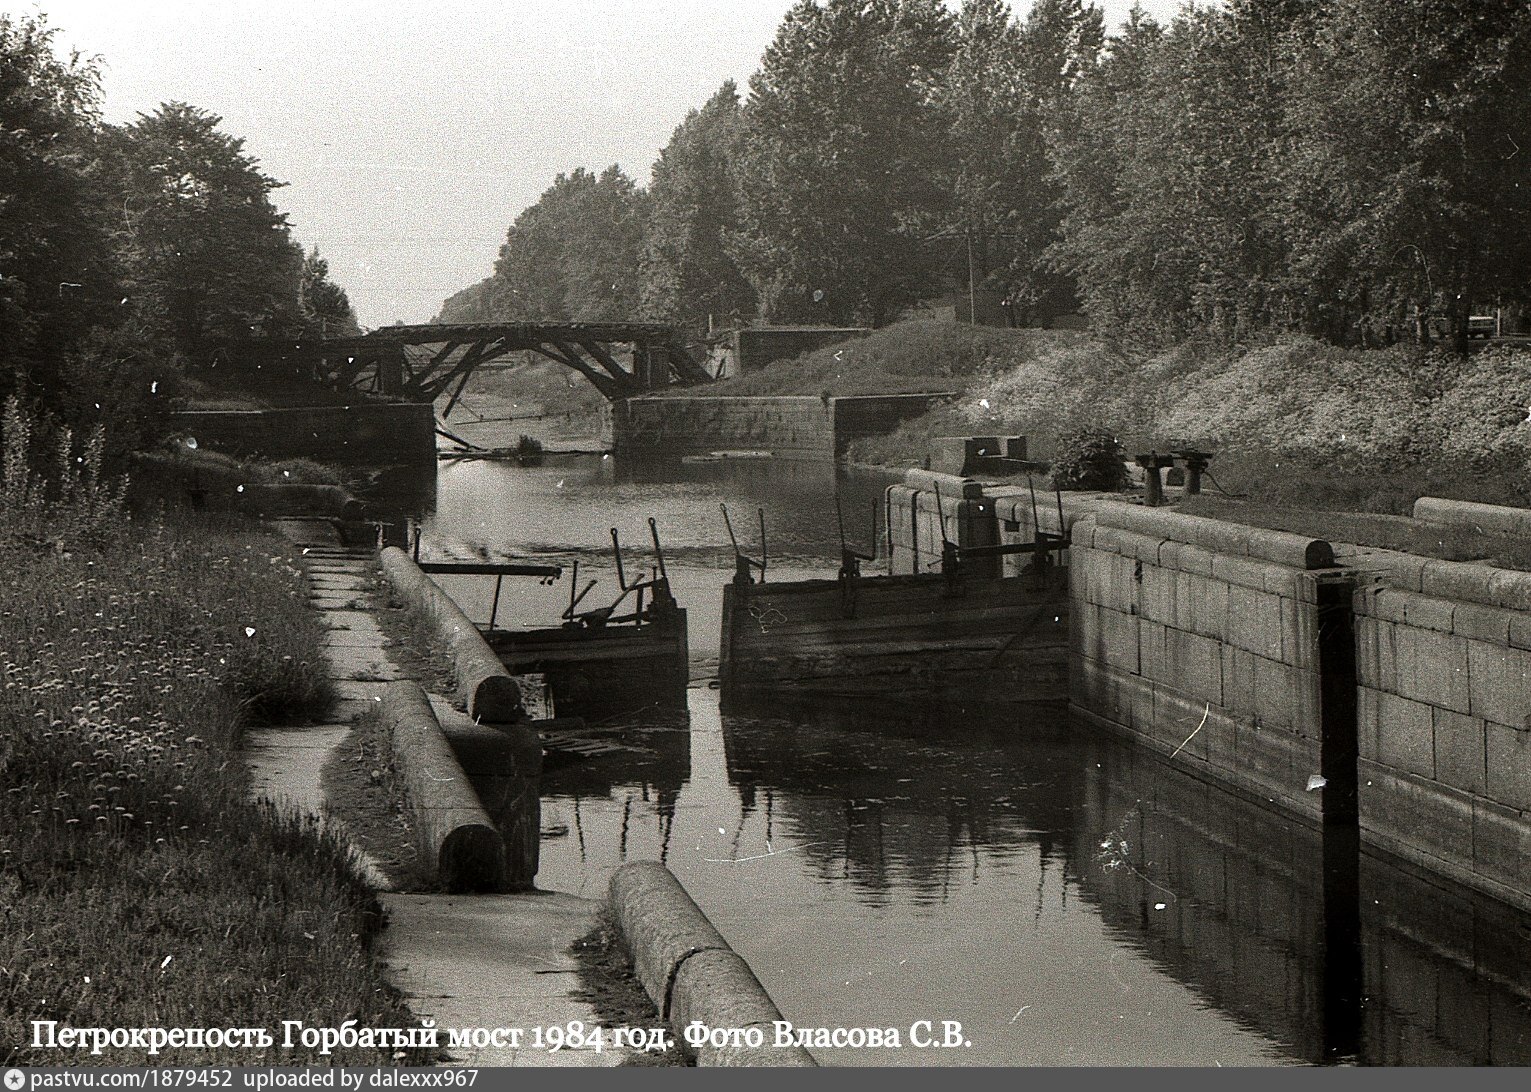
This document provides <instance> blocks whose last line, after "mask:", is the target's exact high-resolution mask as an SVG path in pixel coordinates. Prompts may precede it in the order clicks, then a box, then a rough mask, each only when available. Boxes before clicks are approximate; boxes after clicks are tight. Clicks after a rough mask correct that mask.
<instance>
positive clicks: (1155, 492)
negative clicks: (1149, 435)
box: [1137, 451, 1175, 508]
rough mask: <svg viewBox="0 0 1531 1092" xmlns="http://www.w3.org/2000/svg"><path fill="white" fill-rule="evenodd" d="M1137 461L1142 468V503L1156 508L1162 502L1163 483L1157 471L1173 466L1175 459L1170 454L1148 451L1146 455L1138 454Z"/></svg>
mask: <svg viewBox="0 0 1531 1092" xmlns="http://www.w3.org/2000/svg"><path fill="white" fill-rule="evenodd" d="M1137 463H1138V465H1139V466H1141V467H1142V468H1143V486H1144V496H1143V503H1144V504H1146V505H1147V506H1148V507H1150V508H1157V507H1159V505H1161V504H1163V503H1164V483H1163V482H1162V481H1161V480H1160V478H1159V471H1161V470H1163V469H1164V468H1165V467H1167V466H1174V465H1175V459H1174V457H1173V456H1171V455H1160V454H1159V453H1158V452H1157V451H1150V452H1148V453H1147V454H1146V455H1139V456H1138V458H1137Z"/></svg>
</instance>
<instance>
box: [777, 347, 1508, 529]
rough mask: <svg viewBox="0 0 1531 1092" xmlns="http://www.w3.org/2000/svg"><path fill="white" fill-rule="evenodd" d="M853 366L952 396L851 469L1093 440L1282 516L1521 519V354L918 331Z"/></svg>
mask: <svg viewBox="0 0 1531 1092" xmlns="http://www.w3.org/2000/svg"><path fill="white" fill-rule="evenodd" d="M975 345H981V346H982V347H983V352H982V354H981V355H980V354H977V353H975V352H974V351H973V349H974V346H975ZM884 347H886V348H884ZM863 352H865V353H866V354H867V357H868V358H869V359H894V360H898V361H899V364H898V367H899V369H900V372H899V374H898V375H896V376H894V377H892V378H890V380H889V382H888V383H887V384H886V385H885V386H884V387H883V388H882V389H884V390H896V389H906V388H904V387H902V386H901V385H900V384H902V383H903V382H904V376H906V375H908V374H910V373H912V372H913V371H915V370H917V369H915V367H914V365H912V364H910V363H907V362H906V359H905V358H906V357H907V355H909V354H923V355H925V356H926V358H927V359H928V360H929V361H930V362H931V364H930V366H929V367H928V368H927V369H926V374H927V375H930V376H932V377H935V376H940V377H942V378H950V379H951V380H953V381H956V382H959V383H960V384H961V385H962V394H961V396H960V397H958V398H956V399H954V400H952V402H950V403H949V404H947V405H945V406H942V407H939V408H937V409H936V410H934V411H932V412H931V413H929V414H926V415H925V416H924V417H922V418H919V419H917V420H915V421H912V422H910V423H908V424H906V425H905V426H904V427H903V428H901V429H900V430H899V431H897V432H895V433H894V434H892V435H891V436H888V437H881V438H877V439H873V440H869V441H866V442H863V443H862V444H860V445H858V447H857V448H856V449H854V451H853V457H855V458H857V459H859V460H861V461H865V462H871V463H879V464H884V465H891V466H912V465H913V466H917V465H920V463H921V462H922V461H923V459H924V457H925V454H926V452H927V451H928V449H929V440H930V438H931V437H932V436H939V435H1011V434H1021V435H1026V436H1028V437H1029V438H1030V440H1031V448H1032V451H1033V453H1034V454H1036V455H1038V456H1039V457H1043V458H1046V457H1048V456H1049V455H1050V454H1051V452H1052V450H1053V448H1054V446H1055V444H1056V442H1057V440H1058V438H1059V437H1061V436H1065V435H1067V434H1069V433H1070V432H1073V431H1076V430H1079V429H1083V428H1091V427H1095V428H1100V427H1103V428H1107V429H1110V430H1112V431H1114V432H1116V433H1117V434H1118V435H1119V436H1120V437H1122V439H1123V441H1124V443H1125V444H1126V445H1127V447H1128V448H1129V450H1142V449H1146V448H1148V447H1157V448H1159V449H1160V450H1164V449H1166V448H1168V447H1171V446H1174V445H1177V444H1179V443H1184V442H1195V443H1197V444H1204V445H1207V446H1208V447H1210V448H1211V450H1213V451H1215V452H1216V453H1217V457H1216V458H1215V459H1214V461H1213V464H1212V465H1213V474H1214V476H1215V478H1216V480H1217V482H1218V483H1219V484H1221V485H1222V486H1223V487H1225V488H1226V489H1228V490H1229V491H1230V492H1235V493H1238V492H1246V493H1253V494H1255V495H1257V496H1259V497H1261V498H1262V499H1264V500H1267V501H1269V502H1271V503H1276V504H1291V505H1300V506H1309V507H1312V506H1321V507H1322V506H1327V507H1334V508H1355V509H1360V510H1371V511H1379V512H1406V511H1407V508H1408V505H1409V504H1411V503H1412V501H1413V499H1414V498H1415V497H1417V496H1420V495H1422V494H1427V493H1428V494H1435V495H1442V496H1452V497H1459V498H1462V499H1467V500H1482V501H1486V502H1490V503H1502V504H1516V505H1525V504H1531V420H1528V415H1531V352H1528V351H1527V350H1525V349H1511V348H1505V347H1495V348H1489V349H1486V350H1484V351H1482V352H1479V353H1476V354H1474V355H1472V356H1470V357H1468V358H1467V359H1465V360H1462V359H1457V358H1453V357H1450V356H1447V355H1443V354H1429V353H1424V352H1421V351H1419V350H1417V349H1412V348H1405V347H1399V348H1395V349H1388V350H1378V351H1360V350H1349V349H1340V348H1336V347H1334V346H1330V345H1324V344H1321V343H1319V342H1315V341H1311V340H1308V339H1303V338H1292V339H1288V340H1285V341H1281V342H1276V343H1273V344H1269V345H1263V346H1256V347H1250V348H1228V347H1221V346H1214V345H1208V344H1197V343H1187V344H1184V345H1181V346H1177V347H1175V348H1173V349H1170V350H1167V351H1164V352H1159V353H1155V354H1147V353H1133V352H1129V351H1127V350H1125V349H1123V348H1122V347H1121V346H1117V345H1112V344H1109V343H1107V342H1104V341H1101V340H1098V339H1093V338H1089V337H1081V336H1078V335H1063V334H1052V333H1043V332H1035V331H998V330H996V331H977V332H975V331H970V330H967V329H965V328H963V327H953V326H937V325H936V324H930V323H913V324H904V325H899V326H892V327H888V328H886V329H884V330H880V331H877V333H876V334H874V335H873V336H872V337H871V338H868V339H867V346H866V349H864V350H863ZM874 354H875V355H874ZM847 355H848V354H847ZM954 361H958V362H961V361H971V362H972V366H971V367H969V368H968V370H966V371H965V372H964V371H961V370H960V369H958V368H955V367H953V366H952V363H953V362H954ZM822 366H823V362H822V359H820V361H819V362H818V363H817V364H808V363H806V362H803V361H800V362H795V363H794V364H792V365H780V366H777V368H772V369H767V370H766V371H765V372H762V373H761V377H760V378H759V379H758V380H757V382H758V383H759V384H761V385H766V384H768V383H769V384H770V385H774V386H775V387H777V388H779V389H782V390H789V389H791V386H792V383H793V382H794V381H796V380H799V379H801V380H804V381H805V382H804V383H803V384H802V385H799V386H798V387H797V389H795V390H792V391H791V392H792V393H816V392H815V391H813V390H812V389H811V387H810V386H809V385H808V384H807V382H806V381H807V380H808V379H809V378H810V376H811V375H812V374H813V372H814V369H816V368H822ZM778 369H780V370H778ZM768 376H770V377H772V378H770V379H769V380H768V379H767V377H768ZM856 382H857V383H858V384H861V383H862V382H863V380H862V378H861V377H860V375H859V373H858V374H857V378H856Z"/></svg>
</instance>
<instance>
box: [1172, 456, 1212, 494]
mask: <svg viewBox="0 0 1531 1092" xmlns="http://www.w3.org/2000/svg"><path fill="white" fill-rule="evenodd" d="M1174 454H1175V455H1176V456H1178V457H1179V459H1180V461H1181V462H1183V463H1185V495H1186V496H1188V497H1194V496H1196V495H1197V494H1198V493H1200V492H1201V476H1202V474H1203V472H1205V471H1206V469H1207V464H1208V463H1210V462H1211V461H1212V453H1211V452H1210V451H1191V450H1186V451H1177V452H1175V453H1174Z"/></svg>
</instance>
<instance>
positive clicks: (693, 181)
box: [641, 80, 755, 333]
mask: <svg viewBox="0 0 1531 1092" xmlns="http://www.w3.org/2000/svg"><path fill="white" fill-rule="evenodd" d="M744 140H745V123H744V114H743V110H742V108H741V106H740V102H739V90H738V88H737V87H736V86H735V85H734V82H733V81H732V80H729V81H728V82H727V83H725V84H724V85H723V86H722V87H721V88H720V89H719V90H718V92H717V93H716V94H715V95H713V96H712V98H710V99H708V100H707V104H706V105H705V106H703V107H702V108H701V109H700V110H693V111H691V113H690V114H688V115H687V116H686V120H685V121H684V122H682V123H681V125H680V127H679V128H678V129H676V130H675V134H674V135H673V136H672V137H671V138H670V143H669V144H667V145H666V146H665V148H664V150H663V151H661V152H660V153H659V160H658V162H656V163H655V164H654V171H653V180H652V182H651V183H650V185H649V213H648V224H647V230H646V231H645V235H644V244H643V256H642V262H641V268H642V307H643V313H644V315H645V316H646V317H649V318H653V319H656V320H660V321H665V322H676V323H679V324H681V325H682V326H684V327H686V328H687V329H689V330H691V331H693V332H695V333H700V332H702V331H704V330H706V328H707V326H708V322H709V320H710V319H713V318H716V319H718V320H722V321H728V320H729V319H731V318H733V319H738V318H741V317H745V316H748V315H750V314H752V313H753V312H754V309H755V301H754V292H753V291H752V290H751V288H750V285H749V282H748V281H746V280H745V278H744V274H743V273H742V272H741V271H740V269H739V266H738V264H737V263H736V262H735V261H734V258H733V256H732V254H730V253H729V250H728V245H727V238H728V235H729V234H730V233H731V232H736V231H737V230H738V226H739V208H738V205H739V197H738V162H739V159H740V157H741V154H742V151H743V148H744Z"/></svg>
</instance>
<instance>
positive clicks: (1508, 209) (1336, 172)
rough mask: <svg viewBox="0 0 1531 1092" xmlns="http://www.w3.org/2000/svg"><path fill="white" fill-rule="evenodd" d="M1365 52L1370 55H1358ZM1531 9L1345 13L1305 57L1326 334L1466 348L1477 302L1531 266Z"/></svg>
mask: <svg viewBox="0 0 1531 1092" xmlns="http://www.w3.org/2000/svg"><path fill="white" fill-rule="evenodd" d="M1357 43H1364V48H1357ZM1528 93H1531V9H1528V8H1527V7H1526V6H1525V4H1523V3H1519V2H1517V0H1451V2H1445V0H1336V2H1335V3H1333V4H1332V5H1329V6H1328V7H1327V8H1326V11H1325V15H1324V18H1323V19H1322V20H1321V21H1320V23H1319V25H1318V26H1317V28H1316V31H1315V34H1314V36H1313V40H1312V45H1311V48H1310V49H1308V50H1307V51H1305V52H1304V53H1303V54H1302V55H1301V56H1300V57H1299V58H1298V60H1297V65H1296V73H1295V78H1294V80H1293V94H1292V96H1291V98H1290V100H1289V104H1288V108H1289V111H1290V118H1291V126H1292V128H1293V130H1294V131H1295V132H1296V133H1297V134H1298V139H1297V140H1296V141H1295V147H1296V149H1297V154H1296V155H1295V156H1294V157H1293V159H1292V161H1291V163H1290V167H1289V169H1288V171H1287V172H1286V174H1285V182H1286V186H1287V189H1288V192H1289V194H1290V204H1289V212H1288V215H1289V217H1290V220H1291V222H1292V225H1293V233H1294V236H1295V243H1294V262H1293V264H1294V272H1295V273H1296V275H1297V276H1298V277H1299V278H1301V279H1302V280H1304V281H1305V282H1306V283H1307V284H1309V285H1310V286H1311V296H1310V297H1309V299H1308V301H1307V309H1306V310H1307V316H1308V321H1309V323H1310V325H1312V326H1314V327H1316V328H1320V329H1322V330H1323V331H1324V332H1326V333H1328V334H1330V336H1334V337H1336V338H1344V339H1346V340H1356V339H1358V338H1365V339H1374V340H1392V339H1394V338H1397V337H1399V336H1404V335H1406V334H1409V335H1413V336H1416V337H1418V338H1420V339H1422V340H1427V339H1428V338H1429V337H1430V336H1431V324H1430V319H1431V318H1432V316H1438V317H1440V318H1441V319H1443V320H1444V323H1445V325H1446V326H1447V327H1448V329H1449V332H1450V334H1451V336H1452V337H1453V339H1454V340H1455V341H1456V343H1457V346H1458V348H1459V349H1463V350H1465V348H1466V338H1467V317H1468V314H1469V311H1470V309H1471V308H1472V307H1473V306H1474V305H1479V306H1492V305H1493V303H1494V301H1495V299H1496V298H1497V297H1498V296H1499V295H1500V294H1504V295H1506V296H1511V297H1516V298H1523V297H1524V295H1525V293H1526V291H1527V287H1528V284H1527V281H1528V276H1527V273H1526V270H1527V269H1528V268H1531V185H1527V184H1526V177H1527V167H1526V160H1525V155H1526V153H1527V150H1531V114H1528V112H1527V110H1526V108H1525V106H1526V102H1527V95H1528Z"/></svg>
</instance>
